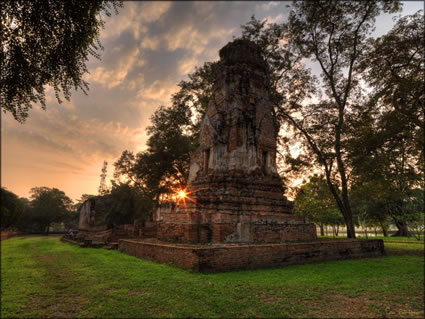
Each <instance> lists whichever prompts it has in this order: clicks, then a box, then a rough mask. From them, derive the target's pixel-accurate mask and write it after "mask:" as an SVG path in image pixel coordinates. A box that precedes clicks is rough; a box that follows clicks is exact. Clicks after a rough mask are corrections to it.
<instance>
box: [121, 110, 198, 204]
mask: <svg viewBox="0 0 425 319" xmlns="http://www.w3.org/2000/svg"><path fill="white" fill-rule="evenodd" d="M190 115H191V111H190V108H188V107H187V106H186V105H185V104H182V103H174V104H173V105H172V106H171V107H163V106H161V107H160V108H159V109H158V110H157V111H156V112H155V113H154V115H153V116H152V118H151V121H152V125H151V126H149V127H148V128H147V132H148V134H149V139H148V141H147V143H146V144H147V146H148V148H147V150H146V151H144V152H140V153H138V154H136V155H134V154H133V153H132V152H129V151H124V152H123V153H122V155H121V158H120V159H119V160H118V161H117V162H115V163H114V166H115V172H114V177H115V179H116V180H117V181H123V182H126V183H130V184H131V185H132V186H135V187H137V188H138V189H139V190H140V191H141V192H143V194H144V195H145V196H147V197H148V198H151V199H152V200H153V201H155V202H158V201H160V200H164V199H166V198H167V195H169V194H170V193H172V192H173V190H174V189H176V188H177V187H178V186H179V185H186V182H187V177H188V174H189V162H190V155H189V154H190V152H191V151H192V150H193V148H194V137H193V136H192V135H191V134H190V125H191V121H190Z"/></svg>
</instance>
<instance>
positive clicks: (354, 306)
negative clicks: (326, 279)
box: [304, 294, 424, 318]
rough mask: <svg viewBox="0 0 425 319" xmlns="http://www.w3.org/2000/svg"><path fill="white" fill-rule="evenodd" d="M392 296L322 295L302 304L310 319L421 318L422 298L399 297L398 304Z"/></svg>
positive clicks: (422, 312)
mask: <svg viewBox="0 0 425 319" xmlns="http://www.w3.org/2000/svg"><path fill="white" fill-rule="evenodd" d="M392 297H393V296H392V295H385V294H374V295H373V296H365V295H360V296H356V297H349V296H345V295H337V294H323V295H322V298H321V300H320V301H308V302H307V303H305V304H304V306H305V307H306V309H307V312H306V316H307V317H312V318H423V317H424V310H423V308H422V309H421V310H419V309H418V308H419V307H414V306H413V305H412V301H413V304H414V305H421V304H422V305H423V296H417V297H415V298H413V300H412V298H411V297H408V296H400V298H399V299H402V300H401V301H399V302H396V301H394V300H392Z"/></svg>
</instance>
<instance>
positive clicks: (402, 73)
mask: <svg viewBox="0 0 425 319" xmlns="http://www.w3.org/2000/svg"><path fill="white" fill-rule="evenodd" d="M424 32H425V27H424V19H423V11H419V12H417V13H416V14H414V15H412V16H405V17H403V18H401V19H400V20H399V21H398V22H397V23H396V25H395V26H394V27H393V29H392V30H391V31H390V32H388V33H387V34H386V35H384V36H382V37H380V38H378V39H373V40H372V39H371V41H370V47H371V50H370V53H369V54H368V55H365V56H364V59H363V62H362V64H363V69H364V71H365V72H364V76H365V77H364V78H365V80H366V81H367V83H368V84H369V85H370V86H371V88H372V89H373V91H372V93H371V95H370V99H369V101H368V103H367V108H366V112H365V113H364V114H363V116H362V118H361V120H360V121H358V122H357V123H356V125H355V126H354V130H353V135H354V138H353V139H352V140H351V141H350V144H349V158H350V161H351V166H352V167H353V171H352V174H351V175H352V179H353V181H354V186H355V188H356V192H357V193H359V192H360V193H361V192H362V190H361V188H364V189H370V191H368V192H367V193H368V196H369V197H370V199H369V200H368V201H369V203H370V204H371V205H372V204H373V205H372V206H371V208H370V209H369V210H370V211H371V213H372V214H373V215H375V216H376V215H380V216H381V217H382V218H384V216H382V214H387V216H389V217H391V218H392V220H393V222H394V224H395V225H396V226H397V227H398V235H400V236H406V235H407V234H408V229H407V218H408V214H409V212H408V211H409V209H408V206H409V204H408V203H409V202H410V198H411V197H412V192H413V193H414V192H415V189H417V188H423V187H424V145H425V143H424V112H425V106H424V98H425V93H424V83H423V79H424V76H425V66H424V58H423V56H424V52H425V45H424ZM371 185H373V188H371V187H370V186H371ZM374 195H375V196H374ZM377 195H378V196H377ZM369 206H370V205H369Z"/></svg>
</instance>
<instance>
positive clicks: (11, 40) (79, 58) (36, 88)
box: [0, 0, 122, 123]
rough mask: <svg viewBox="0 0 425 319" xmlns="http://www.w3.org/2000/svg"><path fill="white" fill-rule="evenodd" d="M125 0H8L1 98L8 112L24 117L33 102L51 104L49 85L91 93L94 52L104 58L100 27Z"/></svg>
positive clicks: (2, 35) (3, 19)
mask: <svg viewBox="0 0 425 319" xmlns="http://www.w3.org/2000/svg"><path fill="white" fill-rule="evenodd" d="M121 6H122V1H114V2H112V1H104V0H102V1H99V0H93V1H80V0H67V1H56V0H32V1H26V0H5V1H2V4H1V11H0V18H1V32H0V40H1V52H0V60H1V61H2V62H1V81H0V99H1V108H2V110H3V111H4V112H11V113H12V115H13V117H14V118H15V119H16V120H17V121H18V122H21V123H23V122H24V121H25V119H26V118H27V117H28V111H29V109H30V108H31V106H32V104H33V103H40V104H41V107H42V108H43V109H45V108H46V100H45V86H46V85H50V86H52V87H53V88H54V91H55V95H56V98H57V100H58V102H59V103H61V98H60V94H61V93H62V94H63V96H64V97H65V99H66V100H69V99H70V96H71V89H72V88H74V89H78V88H79V89H81V90H82V91H83V92H84V93H87V90H88V83H87V82H86V81H84V80H83V78H82V77H83V75H84V74H85V73H86V72H87V67H86V62H87V61H88V59H89V56H90V55H91V56H94V57H96V58H100V55H99V53H98V52H97V50H98V49H103V47H102V45H101V43H100V42H99V33H100V30H101V29H102V28H103V27H104V24H105V21H104V19H103V18H102V16H105V15H106V16H110V15H111V12H110V10H111V9H114V10H115V13H118V7H121Z"/></svg>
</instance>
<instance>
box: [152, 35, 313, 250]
mask: <svg viewBox="0 0 425 319" xmlns="http://www.w3.org/2000/svg"><path fill="white" fill-rule="evenodd" d="M214 75H215V83H214V87H213V98H212V99H211V101H210V103H209V105H208V108H207V111H206V115H205V117H204V119H203V121H202V124H201V131H200V138H199V144H200V146H199V147H198V149H197V150H195V151H194V152H193V153H192V154H191V164H190V174H189V189H188V191H189V192H192V191H193V193H192V194H191V195H190V196H191V197H192V199H193V201H191V200H186V203H185V204H183V203H180V205H179V206H173V205H168V206H166V207H159V208H158V210H157V212H156V214H155V216H154V220H156V221H158V238H159V239H164V240H171V241H180V242H185V241H188V242H201V243H202V242H203V243H205V242H213V243H220V242H226V243H238V242H280V241H286V240H309V239H315V238H316V229H315V226H314V225H313V224H310V223H307V222H306V221H305V220H304V219H303V218H300V217H296V216H293V215H291V208H292V207H291V203H290V202H288V200H287V199H286V198H285V197H284V196H283V193H284V187H283V184H282V181H281V178H280V177H279V175H278V173H277V168H276V137H277V133H278V130H279V126H278V123H277V121H276V119H275V115H274V110H273V105H272V103H271V102H270V99H269V91H270V87H269V76H268V67H267V63H266V62H265V60H264V59H263V57H262V55H261V51H260V49H259V48H258V47H257V46H256V45H255V44H254V43H253V42H250V41H248V40H235V41H233V42H230V43H229V44H227V45H226V46H225V47H224V48H222V49H221V50H220V61H219V63H218V64H217V66H216V68H215V70H214Z"/></svg>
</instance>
